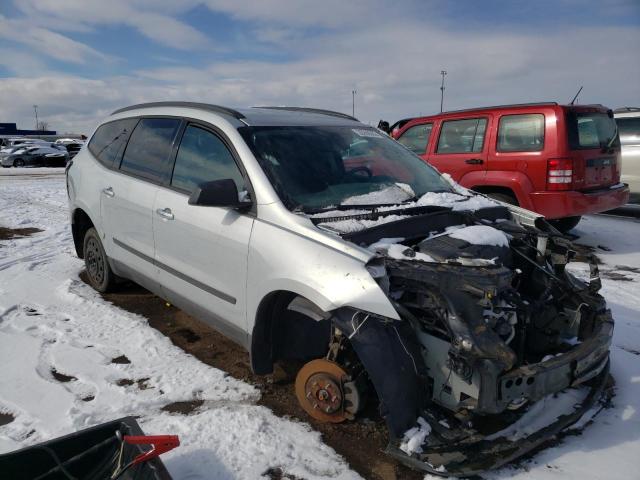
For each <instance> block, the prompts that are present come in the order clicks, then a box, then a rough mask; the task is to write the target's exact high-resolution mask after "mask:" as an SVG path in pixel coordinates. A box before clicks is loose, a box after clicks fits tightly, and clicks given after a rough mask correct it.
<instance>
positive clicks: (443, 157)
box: [427, 115, 491, 185]
mask: <svg viewBox="0 0 640 480" xmlns="http://www.w3.org/2000/svg"><path fill="white" fill-rule="evenodd" d="M490 122H491V117H490V116H488V115H483V116H478V117H474V118H460V119H450V120H449V119H447V120H441V121H439V122H438V123H439V125H437V126H436V132H435V133H436V135H437V137H436V141H434V142H432V148H431V152H430V153H429V155H428V157H427V160H428V162H429V163H430V164H431V165H433V166H434V167H436V168H437V169H438V170H440V172H443V173H448V174H450V175H451V176H452V177H453V179H454V180H455V181H460V180H461V179H462V178H463V177H464V176H465V175H466V174H467V173H470V172H477V171H485V170H486V169H487V150H488V148H487V144H488V143H489V142H487V141H486V136H487V131H488V130H489V128H490ZM463 185H464V183H463Z"/></svg>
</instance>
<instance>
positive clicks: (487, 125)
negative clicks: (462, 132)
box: [433, 116, 490, 155]
mask: <svg viewBox="0 0 640 480" xmlns="http://www.w3.org/2000/svg"><path fill="white" fill-rule="evenodd" d="M462 120H485V121H486V122H487V124H486V126H485V129H484V136H483V137H482V149H481V150H480V151H479V152H473V151H471V152H438V147H439V146H440V137H442V130H443V128H444V124H445V123H447V122H459V121H462ZM489 120H490V118H489V116H479V117H463V118H442V119H440V126H439V128H438V141H437V142H436V144H435V146H434V147H435V148H434V151H433V154H434V155H478V154H480V153H485V149H486V148H487V143H488V142H487V133H489V130H490V128H489ZM478 126H479V123H478V124H476V130H475V132H474V134H473V138H474V142H475V137H476V135H477V134H478ZM471 146H472V147H473V144H472V145H471Z"/></svg>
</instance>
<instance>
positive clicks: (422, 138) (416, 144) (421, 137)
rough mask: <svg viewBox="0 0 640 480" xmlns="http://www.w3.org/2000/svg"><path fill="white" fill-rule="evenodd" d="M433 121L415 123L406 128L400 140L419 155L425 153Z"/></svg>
mask: <svg viewBox="0 0 640 480" xmlns="http://www.w3.org/2000/svg"><path fill="white" fill-rule="evenodd" d="M432 128H433V124H432V123H423V124H422V125H414V126H413V127H411V128H409V129H408V130H406V131H405V132H404V133H403V134H402V135H401V136H400V138H398V141H399V142H400V143H401V144H403V145H404V146H405V147H407V148H408V149H409V150H411V151H412V152H413V153H416V154H418V155H424V153H425V152H426V150H427V144H428V143H429V136H430V135H431V129H432Z"/></svg>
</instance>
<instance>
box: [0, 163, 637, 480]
mask: <svg viewBox="0 0 640 480" xmlns="http://www.w3.org/2000/svg"><path fill="white" fill-rule="evenodd" d="M5 173H9V174H11V175H13V176H12V177H11V178H8V176H7V175H5ZM43 174H44V175H43ZM450 195H453V194H450ZM0 225H2V226H5V227H22V228H24V227H37V228H41V229H43V230H44V231H43V232H41V233H37V234H35V235H33V236H31V237H28V238H14V239H12V240H6V241H1V242H0V412H4V413H11V414H12V415H13V416H15V417H16V418H15V420H14V421H13V422H11V423H9V424H7V425H4V426H0V452H6V451H10V450H13V449H15V448H18V447H20V446H24V445H29V444H33V443H37V442H39V441H42V440H45V439H48V438H52V437H55V436H59V435H61V434H65V433H68V432H71V431H74V430H78V429H81V428H83V427H86V426H89V425H93V424H96V423H100V422H103V421H107V420H111V419H114V418H116V417H119V416H124V415H130V414H133V415H140V419H139V421H140V423H141V425H142V428H143V429H144V430H145V431H146V432H147V433H149V434H160V433H177V434H179V435H180V437H181V440H182V445H181V446H180V448H178V449H176V450H174V451H173V452H170V453H168V454H166V455H164V456H163V459H164V461H165V463H166V465H167V467H168V468H169V470H170V472H171V473H172V474H173V475H174V476H175V478H180V479H182V478H190V479H199V478H207V479H208V478H220V479H232V478H233V479H236V478H237V479H245V478H246V479H255V478H260V476H261V474H262V473H264V472H265V471H266V470H267V469H268V468H270V467H282V468H283V469H284V470H285V472H287V473H288V474H290V475H295V476H297V477H300V478H304V479H308V480H309V479H329V478H331V479H334V478H335V479H349V478H359V477H358V476H357V474H355V473H353V472H352V471H350V470H349V468H348V466H347V465H346V464H345V463H344V461H343V460H342V459H341V458H340V457H339V456H338V455H336V454H335V452H333V450H331V449H330V448H329V447H327V446H325V445H324V444H323V443H322V441H321V438H320V435H319V434H318V433H317V432H314V431H313V430H311V429H310V428H309V427H308V426H307V425H306V424H303V423H299V422H294V421H290V420H287V419H282V418H278V417H276V416H275V415H274V414H273V413H272V412H271V411H270V410H268V409H266V408H264V407H261V406H257V405H255V401H256V399H257V398H258V395H259V393H258V392H257V391H256V390H255V389H254V388H253V387H251V386H250V385H248V384H246V383H244V382H241V381H239V380H235V379H232V378H230V377H228V376H227V375H226V374H225V373H224V372H221V371H220V370H217V369H214V368H211V367H209V366H206V365H204V364H202V363H200V362H199V361H198V360H196V359H195V358H193V357H191V356H190V355H187V354H185V353H184V352H183V351H182V350H180V349H179V348H177V347H175V346H173V345H172V344H171V342H170V341H169V340H168V339H167V338H165V337H164V336H162V335H161V334H160V333H158V332H157V331H156V330H154V329H152V328H151V327H149V326H148V325H147V322H146V320H145V319H144V318H142V317H140V316H137V315H133V314H130V313H128V312H125V311H123V310H121V309H119V308H117V307H115V306H113V305H111V304H109V303H108V302H105V301H104V300H102V299H101V297H100V296H99V295H97V294H96V293H95V292H94V291H93V290H92V289H91V288H90V287H88V286H86V285H85V284H84V283H83V282H81V281H80V280H79V278H78V273H79V272H80V271H81V270H82V268H83V265H82V262H81V261H80V260H78V259H77V258H76V257H75V255H74V252H73V246H72V243H71V237H70V232H69V227H68V218H67V207H66V193H65V190H64V176H63V175H61V174H60V171H59V170H57V171H53V172H49V171H45V170H44V169H34V170H32V169H27V170H25V169H7V170H0ZM574 233H576V234H579V235H580V237H581V238H580V239H579V240H578V242H579V243H583V244H587V245H591V246H593V247H595V248H596V252H597V254H598V256H599V257H600V259H601V260H602V261H603V265H601V268H600V271H601V274H602V277H603V279H602V281H603V290H602V292H603V294H604V295H605V297H606V298H607V300H608V303H609V306H610V308H611V309H612V311H613V315H614V318H615V319H616V322H617V323H616V330H615V335H614V340H613V347H612V352H611V361H612V374H613V376H614V377H615V381H616V385H617V389H616V396H615V398H614V399H613V408H611V409H608V410H604V411H603V412H601V413H600V414H599V415H598V416H596V417H595V419H594V421H593V424H592V425H589V426H588V427H587V428H586V429H585V430H584V431H583V432H582V433H581V434H580V435H579V436H570V437H567V438H565V439H564V440H563V441H562V442H561V443H560V444H559V445H557V446H555V447H551V448H547V449H546V450H544V451H542V452H540V453H539V454H537V455H536V456H535V457H533V458H532V459H531V460H529V461H527V462H524V463H523V464H518V465H517V466H511V467H506V468H503V469H501V470H499V471H496V472H492V473H489V474H486V475H484V477H485V478H486V479H491V480H494V479H500V480H502V479H507V478H517V479H536V480H538V479H541V480H547V479H557V478H571V479H586V480H596V479H602V478H607V479H610V480H615V479H625V480H626V479H630V478H637V477H638V471H639V470H640V456H639V455H638V453H639V452H640V241H639V240H638V238H639V234H640V221H637V220H626V219H619V218H612V217H604V216H589V217H587V218H585V219H584V220H583V222H582V223H581V224H580V225H579V226H578V228H577V229H576V230H574ZM393 240H395V239H393ZM389 243H393V242H389ZM602 247H604V248H602ZM605 249H606V250H605ZM584 268H585V267H584V265H579V264H578V265H576V267H575V270H576V271H577V273H578V274H579V273H580V271H581V270H582V271H584ZM120 355H125V356H126V357H127V358H128V359H129V360H130V362H131V363H129V364H121V363H112V359H114V358H116V357H118V356H120ZM54 371H55V372H56V375H58V376H59V375H60V374H62V375H66V376H72V377H74V378H75V380H70V381H68V382H66V383H63V382H60V381H58V380H56V379H55V378H54V374H53V372H54ZM122 380H125V382H122ZM119 382H120V383H121V384H122V386H120V385H118V383H119ZM127 383H131V384H129V385H127ZM563 398H564V399H565V400H567V401H569V400H570V398H569V397H567V396H566V395H565V396H564V397H563ZM192 399H202V400H204V401H205V403H204V405H203V406H202V407H201V408H200V409H199V410H198V411H196V412H195V414H192V415H189V416H184V415H177V414H169V413H164V412H161V411H160V408H161V407H162V406H163V405H166V404H169V403H171V402H174V401H188V400H192ZM539 420H540V421H544V419H542V418H540V419H539ZM517 434H518V433H517V432H516V431H514V435H517ZM425 478H435V477H431V476H427V477H425Z"/></svg>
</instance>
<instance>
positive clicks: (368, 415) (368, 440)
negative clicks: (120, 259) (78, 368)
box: [81, 275, 423, 480]
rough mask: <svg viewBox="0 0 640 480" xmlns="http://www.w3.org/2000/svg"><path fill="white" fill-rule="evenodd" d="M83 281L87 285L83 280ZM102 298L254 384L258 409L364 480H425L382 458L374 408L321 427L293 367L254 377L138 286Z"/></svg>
mask: <svg viewBox="0 0 640 480" xmlns="http://www.w3.org/2000/svg"><path fill="white" fill-rule="evenodd" d="M81 277H83V275H81ZM83 280H85V281H86V279H85V278H83ZM104 298H105V299H106V300H108V301H110V302H112V303H113V304H115V305H117V306H118V307H120V308H122V309H124V310H127V311H129V312H132V313H137V314H140V315H143V316H144V317H146V318H147V319H148V320H149V324H150V325H151V326H152V327H154V328H156V329H158V330H159V331H160V332H162V333H163V334H164V335H166V336H168V337H169V338H170V339H171V341H172V342H173V343H174V344H175V345H177V346H178V347H180V348H182V349H183V350H184V351H185V352H187V353H190V354H191V355H193V356H195V357H196V358H198V359H199V360H200V361H202V362H204V363H206V364H208V365H211V366H213V367H215V368H218V369H220V370H224V371H225V372H227V373H229V374H230V375H231V376H233V377H235V378H238V379H241V380H244V381H246V382H248V383H251V384H253V385H255V386H256V387H257V388H259V389H260V391H261V392H262V398H261V400H260V402H259V403H260V404H262V405H264V406H266V407H269V408H270V409H271V410H273V412H274V413H276V414H277V415H280V416H289V417H293V418H297V419H299V420H301V421H304V422H308V423H309V424H311V425H312V426H313V428H314V429H316V430H317V431H319V432H321V433H322V437H323V439H324V441H325V443H327V444H328V445H330V446H331V447H332V448H333V449H334V450H335V451H336V452H338V453H339V454H340V455H342V456H343V457H344V458H345V459H346V461H347V462H348V463H349V465H350V466H351V467H352V468H353V469H354V470H356V471H357V472H358V473H359V474H360V475H362V476H363V477H364V478H366V479H371V480H396V479H397V480H400V479H402V480H418V479H422V478H423V474H420V473H418V472H415V471H413V470H410V469H408V468H406V467H404V466H402V465H399V464H398V463H397V462H396V461H395V460H393V459H391V458H389V457H387V456H386V455H385V454H384V453H383V450H384V448H385V447H386V445H387V441H388V437H387V432H386V428H385V425H384V422H383V420H382V418H380V416H379V415H378V413H377V408H376V406H375V405H370V406H369V407H368V408H366V409H365V411H364V412H363V414H361V415H359V417H358V419H357V420H356V421H353V422H346V423H342V424H338V425H333V424H324V423H319V422H317V421H315V420H313V419H312V418H310V417H309V416H308V415H307V414H306V413H305V412H304V410H303V409H302V407H300V406H299V404H298V401H297V399H296V396H295V393H294V382H295V374H296V368H295V367H293V366H284V367H279V368H277V369H276V372H275V373H274V375H272V376H268V377H264V376H257V375H254V374H253V373H252V372H251V368H250V366H249V355H248V353H247V352H246V351H245V350H244V349H243V348H241V347H240V346H238V345H236V344H235V343H233V342H232V341H231V340H229V339H227V338H225V337H224V336H222V335H221V334H219V333H218V332H216V331H215V330H214V329H213V328H211V327H209V326H208V325H206V324H204V323H203V322H200V321H199V320H197V319H195V318H193V317H191V316H189V315H187V314H185V313H184V312H182V311H180V310H178V309H177V308H176V307H173V306H169V305H167V304H166V303H165V301H164V300H162V299H161V298H159V297H156V296H155V295H153V294H152V293H150V292H148V291H147V290H145V289H143V288H141V287H139V286H137V285H132V284H129V283H127V284H125V285H123V286H122V287H121V288H119V289H118V291H117V292H116V293H110V294H106V295H104ZM200 405H201V403H200V402H180V403H178V404H171V405H167V406H165V408H164V409H165V410H167V411H171V412H178V413H182V414H185V415H188V414H189V413H190V412H191V411H193V410H194V409H196V408H198V407H200ZM265 473H266V474H268V475H270V476H271V477H272V478H288V477H286V476H280V475H279V472H265Z"/></svg>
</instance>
